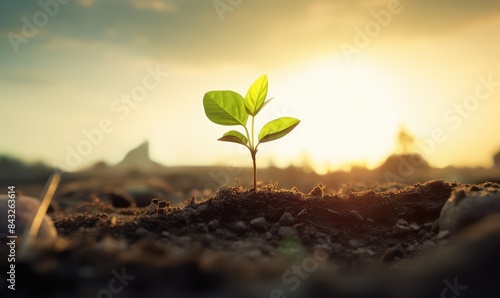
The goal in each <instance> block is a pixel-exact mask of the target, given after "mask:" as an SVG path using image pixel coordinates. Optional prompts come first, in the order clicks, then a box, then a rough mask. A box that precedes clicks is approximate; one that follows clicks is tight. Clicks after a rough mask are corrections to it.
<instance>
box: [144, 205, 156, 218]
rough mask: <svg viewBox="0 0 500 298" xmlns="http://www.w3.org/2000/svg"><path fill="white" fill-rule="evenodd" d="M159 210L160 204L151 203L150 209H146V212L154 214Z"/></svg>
mask: <svg viewBox="0 0 500 298" xmlns="http://www.w3.org/2000/svg"><path fill="white" fill-rule="evenodd" d="M157 211H158V206H157V205H156V204H155V203H151V205H149V208H148V211H146V214H147V215H153V214H156V213H157Z"/></svg>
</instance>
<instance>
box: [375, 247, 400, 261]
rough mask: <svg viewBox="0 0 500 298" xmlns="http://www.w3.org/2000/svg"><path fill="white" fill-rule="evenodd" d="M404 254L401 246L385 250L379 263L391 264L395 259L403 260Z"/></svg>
mask: <svg viewBox="0 0 500 298" xmlns="http://www.w3.org/2000/svg"><path fill="white" fill-rule="evenodd" d="M403 257H404V252H403V248H402V246H401V244H397V245H395V246H393V247H389V248H388V249H386V251H385V253H384V255H383V256H382V257H381V258H380V261H381V262H391V261H393V260H394V259H396V258H403Z"/></svg>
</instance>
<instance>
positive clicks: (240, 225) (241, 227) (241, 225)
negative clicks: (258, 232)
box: [234, 221, 247, 233]
mask: <svg viewBox="0 0 500 298" xmlns="http://www.w3.org/2000/svg"><path fill="white" fill-rule="evenodd" d="M234 230H235V231H236V232H239V233H244V232H246V230H247V225H246V224H245V223H244V222H242V221H238V222H237V223H235V224H234Z"/></svg>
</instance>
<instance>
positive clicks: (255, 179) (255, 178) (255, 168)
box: [250, 150, 257, 190]
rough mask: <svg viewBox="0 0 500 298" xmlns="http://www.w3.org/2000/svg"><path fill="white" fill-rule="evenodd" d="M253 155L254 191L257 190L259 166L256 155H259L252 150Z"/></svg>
mask: <svg viewBox="0 0 500 298" xmlns="http://www.w3.org/2000/svg"><path fill="white" fill-rule="evenodd" d="M250 152H251V153H252V162H253V189H254V190H256V189H257V165H256V163H255V154H257V151H254V150H251V151H250Z"/></svg>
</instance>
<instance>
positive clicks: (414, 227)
mask: <svg viewBox="0 0 500 298" xmlns="http://www.w3.org/2000/svg"><path fill="white" fill-rule="evenodd" d="M410 229H411V230H412V231H419V230H420V226H419V225H417V224H416V223H412V224H411V225H410Z"/></svg>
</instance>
